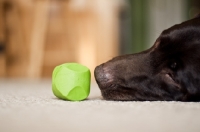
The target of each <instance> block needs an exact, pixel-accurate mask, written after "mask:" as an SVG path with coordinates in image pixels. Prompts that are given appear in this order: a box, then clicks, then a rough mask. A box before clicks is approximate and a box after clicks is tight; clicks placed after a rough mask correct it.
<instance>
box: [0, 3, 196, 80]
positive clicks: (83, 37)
mask: <svg viewBox="0 0 200 132" xmlns="http://www.w3.org/2000/svg"><path fill="white" fill-rule="evenodd" d="M198 12H200V1H199V0H0V78H50V77H51V74H52V71H53V69H54V67H55V66H56V65H59V64H62V63H66V62H78V63H81V64H83V65H86V66H88V67H89V68H90V69H91V73H92V74H93V70H94V68H95V66H96V65H98V64H100V63H103V62H105V61H107V60H109V59H111V58H113V57H115V56H117V55H122V54H130V53H136V52H140V51H142V50H144V49H147V48H149V47H150V46H152V45H153V43H154V41H155V39H156V38H157V37H158V36H159V34H160V33H161V32H162V30H164V29H166V28H168V27H170V26H172V25H174V24H177V23H180V22H182V21H185V20H187V19H190V18H192V17H194V16H195V15H196V14H198Z"/></svg>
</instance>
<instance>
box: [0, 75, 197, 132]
mask: <svg viewBox="0 0 200 132" xmlns="http://www.w3.org/2000/svg"><path fill="white" fill-rule="evenodd" d="M59 131H64V132H200V103H198V102H160V101H156V102H149V101H145V102H137V101H130V102H120V101H106V100H103V99H102V97H101V94H100V91H99V89H98V86H97V85H96V83H95V82H93V83H92V84H91V93H90V96H89V97H88V99H87V100H84V101H80V102H71V101H63V100H60V99H57V98H56V97H55V96H54V95H53V93H52V91H51V80H48V79H47V80H7V79H0V132H59Z"/></svg>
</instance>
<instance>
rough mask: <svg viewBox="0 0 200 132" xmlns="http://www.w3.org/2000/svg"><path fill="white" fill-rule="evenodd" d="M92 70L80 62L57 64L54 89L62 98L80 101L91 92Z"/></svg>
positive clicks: (53, 82)
mask: <svg viewBox="0 0 200 132" xmlns="http://www.w3.org/2000/svg"><path fill="white" fill-rule="evenodd" d="M90 78H91V75H90V70H89V69H88V68H87V67H85V66H83V65H81V64H78V63H65V64H62V65H59V66H56V67H55V69H54V70H53V75H52V91H53V93H54V95H55V96H56V97H58V98H60V99H64V100H71V101H80V100H84V99H86V98H87V97H88V95H89V93H90Z"/></svg>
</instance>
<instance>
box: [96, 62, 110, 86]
mask: <svg viewBox="0 0 200 132" xmlns="http://www.w3.org/2000/svg"><path fill="white" fill-rule="evenodd" d="M110 72H111V71H110V70H109V67H108V66H107V67H106V66H104V65H103V64H102V65H99V66H97V67H96V68H95V70H94V76H95V79H96V82H97V84H98V85H99V87H100V88H101V89H102V88H104V87H105V85H106V84H108V83H110V82H112V81H113V76H112V74H111V73H110Z"/></svg>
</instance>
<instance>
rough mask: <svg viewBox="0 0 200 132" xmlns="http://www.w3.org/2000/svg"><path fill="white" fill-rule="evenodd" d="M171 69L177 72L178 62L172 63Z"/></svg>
mask: <svg viewBox="0 0 200 132" xmlns="http://www.w3.org/2000/svg"><path fill="white" fill-rule="evenodd" d="M170 68H171V69H173V70H176V68H177V63H176V62H173V63H171V65H170Z"/></svg>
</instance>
